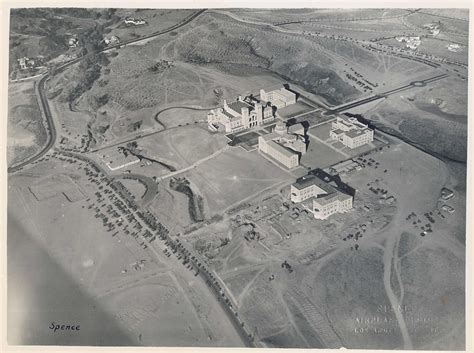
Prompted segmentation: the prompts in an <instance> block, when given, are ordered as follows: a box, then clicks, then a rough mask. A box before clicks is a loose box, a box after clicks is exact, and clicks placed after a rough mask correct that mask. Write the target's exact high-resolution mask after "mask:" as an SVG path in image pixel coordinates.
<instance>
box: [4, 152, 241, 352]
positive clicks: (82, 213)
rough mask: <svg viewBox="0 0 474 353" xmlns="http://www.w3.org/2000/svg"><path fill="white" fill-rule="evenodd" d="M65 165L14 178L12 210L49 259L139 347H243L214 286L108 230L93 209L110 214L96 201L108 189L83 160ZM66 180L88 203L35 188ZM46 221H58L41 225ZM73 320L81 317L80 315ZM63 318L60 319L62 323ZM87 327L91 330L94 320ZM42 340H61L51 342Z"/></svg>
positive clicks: (52, 163) (49, 164) (46, 165)
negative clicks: (40, 193)
mask: <svg viewBox="0 0 474 353" xmlns="http://www.w3.org/2000/svg"><path fill="white" fill-rule="evenodd" d="M48 158H51V157H46V159H48ZM61 158H62V157H61ZM58 162H59V161H58V160H57V158H52V159H50V160H49V161H43V162H42V163H39V164H38V165H37V166H35V167H33V168H31V169H30V170H29V173H27V174H24V175H17V176H15V178H12V179H10V191H9V193H10V194H9V210H10V211H11V212H14V213H15V215H16V216H17V217H21V218H22V219H24V221H22V225H23V226H24V231H25V232H27V233H28V234H30V235H31V236H34V237H35V240H36V241H38V242H39V243H40V244H41V246H42V247H44V248H46V249H47V251H48V254H49V256H51V258H53V259H54V260H55V261H57V262H58V263H59V264H60V266H61V267H63V268H64V269H65V271H66V273H67V274H68V275H69V276H70V277H71V278H72V279H73V280H74V281H75V282H77V283H80V285H81V287H82V288H84V289H85V291H86V292H87V294H88V295H89V296H91V297H92V299H93V301H94V303H95V305H100V307H101V308H102V309H104V310H105V311H106V312H107V313H108V314H109V315H111V316H112V317H113V319H112V322H113V323H114V324H116V325H117V326H118V327H122V328H123V329H124V330H125V331H127V332H128V334H129V336H130V337H132V339H133V341H134V342H136V343H135V344H138V345H142V344H145V345H146V344H154V345H156V344H157V338H158V339H159V342H160V343H159V345H164V346H166V345H176V344H178V343H179V342H182V343H183V345H196V346H203V345H206V346H214V345H217V346H222V345H224V346H235V345H241V342H240V338H239V337H238V336H237V334H236V333H235V332H234V329H233V328H232V327H231V324H230V322H228V321H227V319H226V318H225V314H224V313H223V312H222V310H221V309H220V307H219V305H216V304H215V303H214V302H213V301H212V300H213V297H212V295H210V293H209V289H208V288H207V287H206V285H205V284H204V283H203V282H201V281H198V280H197V279H196V277H195V276H194V273H193V272H192V271H189V270H188V269H186V268H185V267H184V266H183V265H182V264H180V263H179V262H178V260H176V259H175V258H168V257H166V256H164V255H163V254H162V253H161V249H160V247H158V246H157V247H156V249H155V248H154V247H153V246H152V245H150V247H148V249H147V250H146V251H145V250H144V249H143V248H142V247H141V246H139V242H138V241H137V240H135V239H134V238H133V237H132V236H131V235H127V233H126V232H124V231H123V230H121V229H120V228H119V230H118V231H116V232H115V233H114V232H113V231H110V230H107V228H106V227H104V225H103V224H102V222H101V221H100V220H101V218H97V217H92V214H93V213H94V209H91V207H98V208H100V209H102V206H99V205H100V203H101V202H102V201H96V198H97V196H96V195H97V192H99V193H103V192H104V190H105V189H103V186H97V185H96V183H93V182H90V177H89V181H88V178H87V175H86V174H85V173H84V169H85V164H84V163H83V162H75V163H70V162H68V161H64V162H59V163H58ZM60 175H67V176H68V177H69V178H70V179H69V180H70V182H68V184H67V185H69V188H71V187H72V185H78V186H79V185H80V188H81V190H82V191H83V192H84V193H85V194H86V195H85V196H86V197H87V199H82V200H79V201H75V202H71V201H68V199H67V198H66V197H65V195H64V194H63V193H61V192H59V191H58V189H57V188H52V189H51V188H50V189H51V190H50V191H51V192H50V193H49V194H48V195H47V196H48V197H46V198H44V199H43V200H42V201H38V200H37V198H36V197H35V195H34V194H33V193H32V192H31V190H30V189H29V188H28V186H29V185H36V184H37V183H38V182H40V183H41V185H42V187H41V190H43V191H45V192H46V191H48V190H49V189H48V185H49V184H48V183H47V182H48V180H49V178H51V177H53V176H60ZM64 180H66V179H64ZM38 185H39V184H38ZM104 194H105V195H107V192H105V193H104ZM101 197H102V196H101ZM97 200H99V199H97ZM103 208H104V209H105V207H103ZM96 215H97V213H96ZM42 219H49V220H50V222H48V223H45V222H41V220H42ZM71 230H74V231H71ZM14 255H15V254H9V256H14ZM44 279H46V277H44ZM192 281H195V283H194V284H192V283H190V282H192ZM158 283H159V284H158ZM183 286H186V288H187V290H186V292H185V291H184V290H183ZM203 291H204V292H203ZM205 298H207V299H205ZM23 310H25V309H23ZM178 313H179V314H178ZM25 315H27V316H28V313H27V312H25ZM72 315H73V317H76V318H77V317H80V316H78V313H75V314H74V313H72ZM74 315H75V316H74ZM220 315H222V317H221V319H219V318H218V317H219V316H220ZM164 317H166V320H163V318H164ZM61 318H62V317H61V316H60V315H59V316H58V317H57V318H56V320H61ZM64 318H65V317H64ZM48 320H50V319H48ZM48 320H47V321H48ZM217 322H219V325H217ZM80 324H82V325H84V326H86V325H87V322H81V323H80ZM171 332H173V335H171V334H170V333H171ZM103 339H104V341H103V343H102V344H113V342H114V337H104V338H103ZM41 340H42V342H43V341H45V342H54V341H52V338H49V339H48V337H44V336H43V337H41Z"/></svg>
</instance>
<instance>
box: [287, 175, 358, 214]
mask: <svg viewBox="0 0 474 353" xmlns="http://www.w3.org/2000/svg"><path fill="white" fill-rule="evenodd" d="M290 195H291V196H290V198H291V201H293V202H297V203H301V205H302V206H303V207H304V208H306V209H307V210H308V211H310V212H311V213H312V214H313V215H314V218H317V219H326V218H328V217H329V216H331V215H333V214H335V213H343V212H347V211H349V210H350V209H352V200H353V196H352V195H349V194H346V193H344V192H342V191H340V190H339V189H338V187H337V185H335V184H334V185H332V182H327V181H325V180H322V179H320V178H319V177H318V176H316V175H312V174H308V175H306V176H304V177H301V178H298V179H297V180H296V182H295V183H294V184H292V185H291V190H290Z"/></svg>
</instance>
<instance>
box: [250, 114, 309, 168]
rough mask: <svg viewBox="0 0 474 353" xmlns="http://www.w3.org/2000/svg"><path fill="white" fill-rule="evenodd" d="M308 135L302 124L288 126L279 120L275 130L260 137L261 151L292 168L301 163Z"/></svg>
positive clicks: (259, 146) (259, 145)
mask: <svg viewBox="0 0 474 353" xmlns="http://www.w3.org/2000/svg"><path fill="white" fill-rule="evenodd" d="M306 145H307V144H306V136H305V129H304V127H303V125H302V124H294V125H292V126H290V127H287V126H286V124H285V123H284V122H283V121H281V120H280V121H278V123H277V124H276V126H275V128H274V129H273V132H271V133H269V134H266V135H262V136H259V137H258V149H259V151H261V152H263V153H265V154H267V155H269V156H270V157H272V158H274V159H276V160H277V161H278V162H280V163H281V164H283V165H284V166H285V167H287V168H289V169H291V168H294V167H296V166H298V165H299V162H300V158H301V155H303V154H305V153H306V147H307V146H306Z"/></svg>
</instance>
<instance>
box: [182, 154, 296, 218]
mask: <svg viewBox="0 0 474 353" xmlns="http://www.w3.org/2000/svg"><path fill="white" fill-rule="evenodd" d="M263 166H265V168H263ZM185 176H186V178H188V179H189V180H191V182H193V184H195V185H196V186H197V188H198V190H199V192H200V194H201V195H202V196H203V197H204V199H205V201H206V204H207V208H208V212H209V214H210V215H213V214H215V213H221V212H222V210H224V209H226V208H229V207H231V206H232V205H234V204H236V203H238V202H240V201H242V200H245V199H246V198H250V197H252V196H254V195H255V194H256V193H257V192H259V191H262V190H264V189H266V188H269V187H271V186H275V185H278V184H280V183H282V182H285V181H290V180H291V175H289V174H287V173H286V172H284V171H283V170H282V169H280V168H279V167H277V166H276V165H274V164H272V163H271V162H269V161H267V160H266V159H265V158H263V157H262V156H260V155H259V154H258V153H256V152H245V151H244V150H242V149H241V148H238V147H237V148H231V149H229V150H227V151H226V152H224V153H222V154H220V155H219V156H217V157H216V158H213V159H211V160H209V161H207V162H205V163H203V164H201V165H199V166H198V167H197V168H195V169H194V170H193V171H190V172H186V173H185Z"/></svg>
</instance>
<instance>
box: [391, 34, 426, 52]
mask: <svg viewBox="0 0 474 353" xmlns="http://www.w3.org/2000/svg"><path fill="white" fill-rule="evenodd" d="M395 39H396V40H397V41H399V42H402V43H406V46H407V48H408V49H412V50H416V49H418V47H419V46H420V44H421V39H420V37H405V36H400V37H395Z"/></svg>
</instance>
